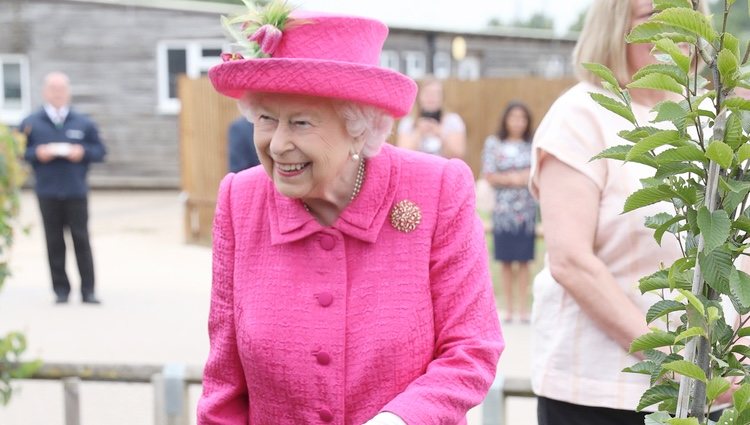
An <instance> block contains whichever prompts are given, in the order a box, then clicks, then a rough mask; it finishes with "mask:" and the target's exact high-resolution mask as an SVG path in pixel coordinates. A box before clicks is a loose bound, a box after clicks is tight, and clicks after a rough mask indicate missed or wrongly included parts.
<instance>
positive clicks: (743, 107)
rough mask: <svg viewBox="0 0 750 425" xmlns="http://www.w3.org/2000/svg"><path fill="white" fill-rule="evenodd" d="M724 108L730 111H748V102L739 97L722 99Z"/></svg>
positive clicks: (749, 104) (749, 107)
mask: <svg viewBox="0 0 750 425" xmlns="http://www.w3.org/2000/svg"><path fill="white" fill-rule="evenodd" d="M724 107H725V108H728V109H732V110H739V111H750V100H747V99H743V98H741V97H730V98H728V99H724Z"/></svg>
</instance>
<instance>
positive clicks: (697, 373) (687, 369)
mask: <svg viewBox="0 0 750 425" xmlns="http://www.w3.org/2000/svg"><path fill="white" fill-rule="evenodd" d="M661 367H662V368H664V369H666V370H671V371H672V372H677V373H679V374H680V375H685V376H687V377H689V378H693V379H696V380H698V381H701V382H703V383H705V382H706V381H707V379H706V372H704V371H703V369H701V368H700V367H698V366H697V365H695V364H694V363H690V362H689V361H687V360H675V361H673V362H669V363H666V364H663V365H661Z"/></svg>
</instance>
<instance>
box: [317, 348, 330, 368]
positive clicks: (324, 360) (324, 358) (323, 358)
mask: <svg viewBox="0 0 750 425" xmlns="http://www.w3.org/2000/svg"><path fill="white" fill-rule="evenodd" d="M315 358H316V359H318V364H321V365H323V366H327V365H328V364H329V363H331V355H330V354H328V353H326V352H325V351H321V352H319V353H315Z"/></svg>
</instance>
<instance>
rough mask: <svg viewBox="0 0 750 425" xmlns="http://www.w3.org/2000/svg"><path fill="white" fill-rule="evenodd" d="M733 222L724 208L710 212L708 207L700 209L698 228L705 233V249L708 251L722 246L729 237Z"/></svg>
mask: <svg viewBox="0 0 750 425" xmlns="http://www.w3.org/2000/svg"><path fill="white" fill-rule="evenodd" d="M731 227H732V223H731V222H730V221H729V216H728V215H727V212H726V211H724V210H716V211H714V212H709V211H708V208H706V207H701V209H699V210H698V228H699V229H700V230H701V234H702V235H703V249H704V252H706V253H708V252H711V251H713V250H714V249H716V248H717V247H719V246H721V245H723V244H724V242H726V240H727V239H728V238H729V230H730V229H731Z"/></svg>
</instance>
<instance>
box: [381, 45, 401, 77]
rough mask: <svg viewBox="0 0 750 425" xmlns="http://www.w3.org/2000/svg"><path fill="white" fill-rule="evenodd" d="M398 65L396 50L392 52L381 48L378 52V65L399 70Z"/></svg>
mask: <svg viewBox="0 0 750 425" xmlns="http://www.w3.org/2000/svg"><path fill="white" fill-rule="evenodd" d="M400 65H401V64H400V63H399V57H398V52H394V51H393V50H383V52H382V53H381V54H380V66H382V67H383V68H389V69H392V70H394V71H396V72H399V71H400V70H401V66H400Z"/></svg>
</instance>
